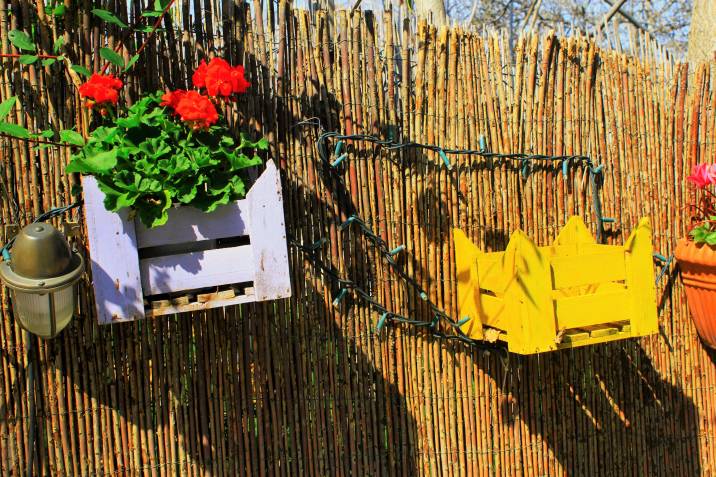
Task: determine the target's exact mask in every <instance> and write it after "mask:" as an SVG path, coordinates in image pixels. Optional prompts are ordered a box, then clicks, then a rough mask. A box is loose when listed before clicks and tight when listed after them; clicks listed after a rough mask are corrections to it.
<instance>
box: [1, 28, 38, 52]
mask: <svg viewBox="0 0 716 477" xmlns="http://www.w3.org/2000/svg"><path fill="white" fill-rule="evenodd" d="M7 37H8V38H9V39H10V43H12V44H13V46H14V47H15V48H18V49H20V50H25V51H35V44H34V43H33V42H32V40H31V39H30V37H29V36H27V33H25V32H22V31H20V30H12V31H11V32H10V33H8V35H7Z"/></svg>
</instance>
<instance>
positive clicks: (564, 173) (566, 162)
mask: <svg viewBox="0 0 716 477" xmlns="http://www.w3.org/2000/svg"><path fill="white" fill-rule="evenodd" d="M568 168H569V158H567V159H564V160H563V161H562V176H563V177H565V178H566V177H567V169H568Z"/></svg>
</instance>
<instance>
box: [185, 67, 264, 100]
mask: <svg viewBox="0 0 716 477" xmlns="http://www.w3.org/2000/svg"><path fill="white" fill-rule="evenodd" d="M191 79H192V82H193V83H194V86H195V87H197V88H199V89H202V88H206V92H207V93H208V94H209V96H225V97H226V96H231V95H232V94H234V93H245V92H246V90H247V89H249V86H251V83H249V82H248V81H246V78H245V77H244V67H243V66H241V65H239V66H231V65H230V64H229V63H228V62H227V61H226V60H224V59H221V58H212V59H211V61H209V64H207V63H206V61H204V60H202V61H201V64H200V65H199V67H198V68H197V69H196V71H195V72H194V75H193V76H192V78H191Z"/></svg>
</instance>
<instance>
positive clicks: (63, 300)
mask: <svg viewBox="0 0 716 477" xmlns="http://www.w3.org/2000/svg"><path fill="white" fill-rule="evenodd" d="M83 271H84V261H83V260H82V256H81V255H80V254H79V253H77V252H73V251H72V250H71V249H70V246H69V244H68V243H67V240H66V239H65V237H64V236H63V235H62V234H61V233H60V232H59V231H58V230H57V229H56V228H55V227H53V226H52V225H50V224H47V223H33V224H30V225H28V226H27V227H25V228H23V229H22V230H21V231H20V233H19V234H18V235H17V237H16V238H15V242H14V244H13V246H12V255H11V259H10V260H9V261H3V262H2V263H0V279H2V281H3V282H5V285H6V286H7V287H8V288H10V291H11V296H12V303H13V310H14V315H15V319H17V321H18V323H19V324H20V326H22V327H23V328H24V329H25V330H27V331H29V332H30V333H33V334H35V335H37V336H39V337H41V338H53V337H55V336H56V335H57V334H58V333H59V332H60V331H62V330H63V329H64V328H65V327H66V326H67V325H68V324H69V322H70V320H71V319H72V316H73V314H74V310H75V301H76V297H77V293H76V288H77V287H76V286H75V284H76V283H77V281H78V280H79V279H80V277H81V276H82V272H83Z"/></svg>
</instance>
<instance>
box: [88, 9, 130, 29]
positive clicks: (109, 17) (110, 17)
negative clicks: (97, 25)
mask: <svg viewBox="0 0 716 477" xmlns="http://www.w3.org/2000/svg"><path fill="white" fill-rule="evenodd" d="M92 13H93V14H94V15H96V16H98V17H99V18H101V19H102V20H104V21H106V22H107V23H112V24H114V25H117V26H120V27H122V28H127V27H128V26H129V25H127V24H126V23H124V22H123V21H122V20H120V19H119V18H117V17H116V15H114V14H113V13H111V12H108V11H107V10H102V9H101V8H95V9H94V10H92Z"/></svg>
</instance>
